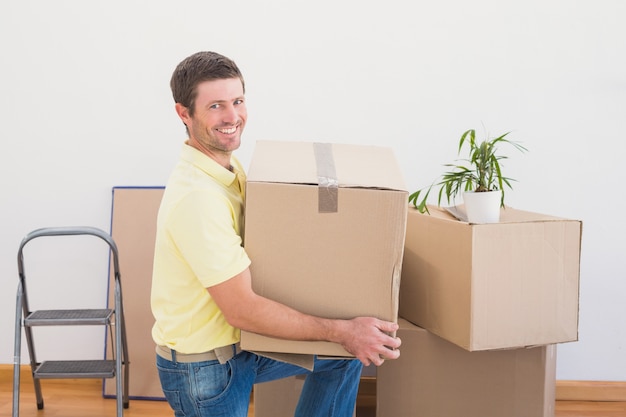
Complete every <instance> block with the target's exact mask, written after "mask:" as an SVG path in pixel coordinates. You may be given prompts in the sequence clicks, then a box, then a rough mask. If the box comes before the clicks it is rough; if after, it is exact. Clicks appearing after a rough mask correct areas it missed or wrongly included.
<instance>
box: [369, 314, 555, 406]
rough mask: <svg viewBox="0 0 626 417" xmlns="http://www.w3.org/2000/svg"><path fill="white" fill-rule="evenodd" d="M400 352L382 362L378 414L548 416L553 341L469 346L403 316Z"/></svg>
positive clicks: (552, 381) (552, 387) (552, 383)
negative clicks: (470, 348) (476, 349)
mask: <svg viewBox="0 0 626 417" xmlns="http://www.w3.org/2000/svg"><path fill="white" fill-rule="evenodd" d="M398 336H399V337H400V338H402V355H400V358H399V359H397V360H393V361H387V362H385V363H384V364H383V366H381V367H380V368H378V376H377V384H376V387H377V407H376V415H377V416H378V417H415V416H420V417H458V416H463V417H502V416H507V417H550V416H553V415H554V399H555V397H554V394H555V392H554V391H555V372H556V348H555V345H547V346H538V347H533V348H522V349H502V350H493V351H480V352H469V351H467V350H465V349H463V348H461V347H459V346H456V345H455V344H453V343H450V342H448V341H446V340H444V339H442V338H440V337H439V336H437V335H435V334H433V333H431V332H429V331H427V330H425V329H422V328H420V327H418V326H415V325H414V324H412V323H410V322H408V321H406V320H404V319H400V330H399V331H398Z"/></svg>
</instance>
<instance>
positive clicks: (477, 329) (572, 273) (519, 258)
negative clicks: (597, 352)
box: [400, 207, 582, 351]
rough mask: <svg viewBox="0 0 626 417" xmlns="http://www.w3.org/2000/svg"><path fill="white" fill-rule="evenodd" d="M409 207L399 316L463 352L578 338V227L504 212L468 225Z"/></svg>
mask: <svg viewBox="0 0 626 417" xmlns="http://www.w3.org/2000/svg"><path fill="white" fill-rule="evenodd" d="M429 209H430V212H431V215H428V214H420V213H419V212H418V211H417V210H416V209H414V208H410V209H409V211H408V219H407V236H406V240H405V254H404V263H403V271H402V280H401V290H400V315H401V316H402V317H404V318H406V319H407V320H410V321H411V322H413V323H415V324H417V325H419V326H421V327H424V328H426V329H428V330H430V331H432V332H433V333H435V334H437V335H439V336H441V337H443V338H445V339H447V340H449V341H451V342H453V343H456V344H457V345H459V346H461V347H463V348H465V349H467V350H470V351H474V350H488V349H502V348H513V347H523V346H533V345H544V344H552V343H562V342H570V341H575V340H577V339H578V286H579V268H580V243H581V232H582V223H581V222H580V221H577V220H569V219H561V218H557V217H554V216H546V215H543V214H538V213H530V212H525V211H521V210H515V209H512V208H507V209H506V210H503V211H502V215H501V222H500V223H496V224H469V223H466V222H461V221H458V220H456V219H454V218H453V217H452V216H451V215H450V214H448V213H447V212H446V211H445V210H442V209H439V208H437V207H430V208H429Z"/></svg>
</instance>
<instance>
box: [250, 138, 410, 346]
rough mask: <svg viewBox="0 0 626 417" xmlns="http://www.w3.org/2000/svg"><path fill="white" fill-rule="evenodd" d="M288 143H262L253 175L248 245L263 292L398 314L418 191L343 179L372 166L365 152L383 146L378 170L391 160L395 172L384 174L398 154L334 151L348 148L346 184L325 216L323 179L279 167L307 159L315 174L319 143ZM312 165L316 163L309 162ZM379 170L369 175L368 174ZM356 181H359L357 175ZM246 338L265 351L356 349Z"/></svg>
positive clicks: (348, 309) (307, 308)
mask: <svg viewBox="0 0 626 417" xmlns="http://www.w3.org/2000/svg"><path fill="white" fill-rule="evenodd" d="M281 144H282V143H281V142H259V143H257V147H256V148H255V154H254V155H253V159H252V166H251V169H250V175H249V176H248V182H247V187H246V231H245V248H246V251H247V252H248V255H249V256H250V258H251V260H252V265H251V272H252V285H253V288H254V290H255V291H256V292H257V293H258V294H260V295H262V296H265V297H268V298H270V299H273V300H276V301H278V302H281V303H283V304H286V305H288V306H291V307H293V308H296V309H298V310H300V311H303V312H305V313H308V314H313V315H317V316H321V317H328V318H345V319H348V318H352V317H356V316H374V317H378V318H381V319H385V320H389V321H395V320H397V313H398V291H399V278H400V269H401V265H402V255H403V247H404V235H405V231H406V229H405V224H406V211H407V198H408V193H407V192H406V191H405V190H395V189H381V188H379V185H380V182H377V183H376V186H374V187H367V186H360V187H356V188H352V187H343V186H341V184H342V183H343V180H342V175H345V173H348V172H349V173H351V175H358V173H360V172H362V171H364V170H365V165H366V164H364V163H363V161H362V160H361V158H363V159H365V160H366V161H368V162H370V161H371V159H373V155H374V154H375V153H376V152H381V153H382V155H383V156H381V158H380V160H381V161H383V162H380V161H379V162H378V163H377V164H370V168H375V167H377V166H378V167H380V164H381V163H385V164H389V167H388V168H389V169H388V170H386V171H385V172H384V176H389V173H395V172H398V170H397V164H396V163H395V161H394V160H393V159H390V158H389V151H388V150H385V151H380V148H375V149H370V147H362V146H352V147H351V146H349V145H344V146H338V147H333V151H337V149H341V151H337V153H336V154H335V161H334V162H335V164H336V173H337V176H338V181H339V184H340V186H339V189H338V204H337V207H338V209H337V211H336V212H333V213H325V212H320V210H319V205H318V198H319V187H318V185H317V184H303V183H299V182H297V183H290V182H289V180H290V179H291V178H292V175H293V174H292V173H291V172H289V170H284V171H279V170H276V166H277V165H279V166H280V165H281V164H282V163H283V161H290V162H289V164H291V163H293V161H300V162H299V163H298V165H299V170H300V171H303V172H304V171H312V172H313V173H315V169H316V168H315V158H312V157H311V155H308V154H309V153H313V147H312V146H311V144H308V145H307V144H302V143H299V144H298V145H292V144H291V143H289V144H286V145H285V146H282V145H281ZM333 146H334V145H333ZM364 149H366V150H365V151H364ZM288 150H291V151H292V152H288ZM348 150H351V151H352V152H348ZM299 152H305V153H307V155H306V156H301V155H300V154H299ZM361 152H363V155H361ZM305 163H306V164H309V165H313V166H308V167H303V166H300V165H302V164H305ZM381 169H382V168H381ZM281 173H282V175H283V176H284V178H281V177H280V175H281ZM374 174H375V173H374ZM313 176H314V175H313ZM372 176H373V174H372V173H371V172H368V174H367V176H366V179H368V178H371V177H372ZM374 176H375V175H374ZM350 182H351V183H352V182H359V181H357V179H356V177H352V179H351V180H350ZM360 182H361V183H366V182H365V181H360ZM387 182H388V183H394V182H395V183H396V184H401V183H403V180H402V178H395V179H393V181H387ZM241 343H242V347H243V348H244V349H248V350H256V351H266V352H284V353H298V354H301V353H304V354H321V355H326V356H349V354H348V353H347V352H346V351H345V350H344V349H343V348H342V347H341V346H338V345H336V344H332V343H328V342H315V343H313V342H287V341H279V340H277V339H272V338H269V337H265V336H260V335H252V334H250V333H248V332H242V339H241Z"/></svg>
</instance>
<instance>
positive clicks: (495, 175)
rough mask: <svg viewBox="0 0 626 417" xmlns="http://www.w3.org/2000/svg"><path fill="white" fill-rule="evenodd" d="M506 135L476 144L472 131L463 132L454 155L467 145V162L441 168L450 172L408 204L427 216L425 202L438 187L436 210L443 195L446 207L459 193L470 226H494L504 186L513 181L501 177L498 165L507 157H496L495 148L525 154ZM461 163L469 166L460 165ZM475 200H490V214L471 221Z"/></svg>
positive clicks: (415, 194) (410, 198)
mask: <svg viewBox="0 0 626 417" xmlns="http://www.w3.org/2000/svg"><path fill="white" fill-rule="evenodd" d="M509 133H510V132H507V133H505V134H503V135H500V136H498V137H496V138H494V139H489V138H487V139H484V140H483V141H480V142H477V141H476V131H475V130H474V129H470V130H467V131H466V132H464V133H463V135H461V139H460V140H459V147H458V153H459V154H461V151H462V150H463V147H464V145H467V146H468V147H469V154H468V157H467V159H461V160H460V161H461V162H460V163H457V164H445V165H444V166H446V167H449V168H450V170H449V171H447V172H445V173H444V174H443V175H442V176H441V177H440V180H439V181H438V182H437V180H435V182H433V183H432V184H431V185H430V186H428V187H425V188H422V189H420V190H418V191H416V192H414V193H412V194H411V195H409V202H411V203H413V205H414V206H415V207H416V208H417V210H419V211H420V212H421V213H429V211H428V206H427V199H428V196H429V195H430V192H431V191H432V190H433V188H437V187H439V195H438V200H437V204H438V205H439V206H440V205H441V201H442V199H443V196H444V195H445V196H446V201H447V203H448V204H450V201H453V200H454V199H455V198H456V196H457V195H458V194H459V193H461V192H463V202H464V203H465V209H466V212H467V215H468V221H470V222H471V223H493V222H498V220H499V217H500V207H504V186H505V185H506V186H507V187H509V188H512V187H511V181H514V180H513V179H511V178H508V177H506V176H504V175H503V174H502V166H501V164H500V161H502V160H503V159H506V158H507V157H506V156H504V155H501V154H499V153H498V146H499V145H501V144H508V145H511V146H513V147H514V148H515V149H517V150H519V151H521V152H524V151H526V150H527V149H526V148H525V147H524V146H522V145H521V144H519V143H518V142H514V141H511V140H509V139H507V135H508V134H509ZM464 162H465V163H467V164H469V165H464V164H463V163H464ZM477 198H478V199H480V200H484V199H491V200H492V206H491V207H492V208H491V209H490V214H485V215H481V214H478V216H479V217H475V215H474V212H475V210H474V206H473V205H472V203H474V200H475V199H477ZM479 204H480V202H479Z"/></svg>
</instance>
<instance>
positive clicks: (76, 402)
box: [0, 365, 626, 417]
mask: <svg viewBox="0 0 626 417" xmlns="http://www.w3.org/2000/svg"><path fill="white" fill-rule="evenodd" d="M41 383H42V392H43V397H44V409H43V410H37V405H36V401H35V394H34V391H33V384H32V378H31V377H30V375H29V374H28V373H26V374H25V375H24V376H23V377H22V382H21V388H20V414H19V415H20V417H61V416H63V417H101V416H115V414H116V402H115V400H114V399H110V398H103V396H102V382H101V381H99V380H91V379H62V380H42V381H41ZM557 385H559V386H560V387H562V386H563V385H566V388H567V389H566V392H569V393H570V395H572V393H576V392H578V393H579V394H580V392H589V391H588V389H589V384H588V383H585V382H582V383H580V384H578V385H579V386H582V388H581V389H579V390H578V391H576V390H577V388H576V385H577V384H576V382H575V381H568V383H567V384H562V383H559V384H557ZM591 385H592V386H591V392H592V395H595V396H597V395H599V394H598V393H600V392H602V390H603V389H605V390H606V391H607V392H608V397H610V396H614V395H615V391H616V389H617V390H618V391H619V390H620V389H621V387H622V386H623V385H620V383H617V384H610V383H609V384H607V383H604V388H603V384H602V383H596V384H591ZM558 391H559V390H558V389H557V392H558ZM619 392H621V391H619ZM12 393H13V373H12V366H11V370H9V366H8V365H4V366H0V415H1V416H11V413H12V404H13V394H12ZM363 394H364V395H362V396H361V397H360V407H359V409H358V410H357V416H358V417H370V416H372V417H373V416H374V415H375V401H373V400H372V398H371V392H368V391H367V389H366V390H365V392H364V393H363ZM555 410H556V411H555V417H626V401H607V400H602V401H581V400H557V401H556V404H555ZM173 415H174V414H173V412H172V410H171V409H170V407H169V406H168V404H167V403H166V402H164V401H147V400H131V402H130V407H129V408H128V409H125V410H124V416H125V417H172V416H173ZM249 417H254V404H251V407H250V413H249ZM503 417H506V416H503Z"/></svg>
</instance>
